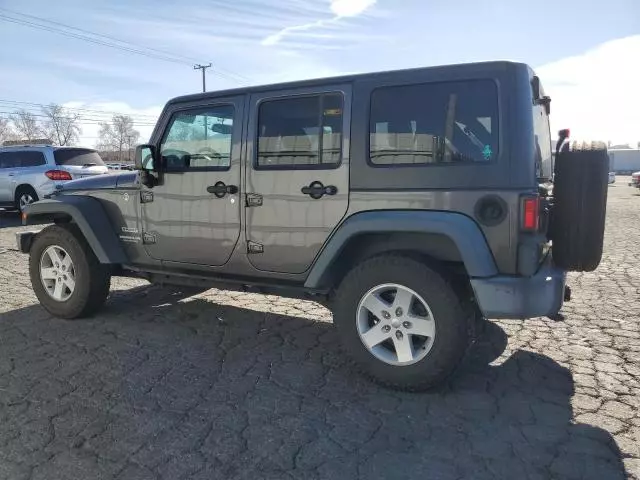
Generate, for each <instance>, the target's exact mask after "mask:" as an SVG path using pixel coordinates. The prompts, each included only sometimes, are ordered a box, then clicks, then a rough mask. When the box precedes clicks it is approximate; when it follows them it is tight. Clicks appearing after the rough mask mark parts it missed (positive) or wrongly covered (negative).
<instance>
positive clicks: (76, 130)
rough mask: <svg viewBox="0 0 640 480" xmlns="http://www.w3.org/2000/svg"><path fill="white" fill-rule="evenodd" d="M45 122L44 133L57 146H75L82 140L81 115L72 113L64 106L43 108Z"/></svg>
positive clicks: (53, 105) (51, 105)
mask: <svg viewBox="0 0 640 480" xmlns="http://www.w3.org/2000/svg"><path fill="white" fill-rule="evenodd" d="M42 113H43V115H44V116H45V118H46V120H45V121H44V126H43V131H44V133H45V135H46V136H47V137H48V138H51V139H52V140H53V142H54V143H55V144H56V145H60V146H63V145H73V144H74V143H76V142H77V141H78V140H79V139H80V134H81V133H82V129H81V128H80V114H79V113H72V112H70V111H68V110H67V109H65V108H64V107H63V106H62V105H57V104H55V103H52V104H50V105H49V106H48V107H43V108H42Z"/></svg>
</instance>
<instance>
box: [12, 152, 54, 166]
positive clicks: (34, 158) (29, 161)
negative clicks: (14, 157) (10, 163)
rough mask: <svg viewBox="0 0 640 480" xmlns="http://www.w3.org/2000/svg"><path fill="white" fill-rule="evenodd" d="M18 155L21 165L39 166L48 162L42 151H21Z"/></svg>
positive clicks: (19, 164)
mask: <svg viewBox="0 0 640 480" xmlns="http://www.w3.org/2000/svg"><path fill="white" fill-rule="evenodd" d="M18 157H19V163H18V166H19V167H39V166H41V165H46V164H47V161H46V159H45V158H44V154H43V153H42V152H20V153H19V154H18Z"/></svg>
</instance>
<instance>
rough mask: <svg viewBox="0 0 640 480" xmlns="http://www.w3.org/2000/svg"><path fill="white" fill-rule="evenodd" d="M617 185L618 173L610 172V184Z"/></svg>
mask: <svg viewBox="0 0 640 480" xmlns="http://www.w3.org/2000/svg"><path fill="white" fill-rule="evenodd" d="M611 183H616V172H609V184H611Z"/></svg>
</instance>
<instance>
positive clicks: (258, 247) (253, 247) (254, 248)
mask: <svg viewBox="0 0 640 480" xmlns="http://www.w3.org/2000/svg"><path fill="white" fill-rule="evenodd" d="M247 253H249V254H253V253H264V245H262V244H261V243H258V242H252V241H251V240H249V242H248V243H247Z"/></svg>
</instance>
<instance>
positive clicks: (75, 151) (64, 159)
mask: <svg viewBox="0 0 640 480" xmlns="http://www.w3.org/2000/svg"><path fill="white" fill-rule="evenodd" d="M53 156H54V158H55V160H56V165H60V166H74V167H83V166H94V165H99V166H102V165H104V162H103V161H102V158H101V157H100V155H98V152H96V151H94V150H87V149H82V148H70V149H64V150H56V151H55V152H54V153H53Z"/></svg>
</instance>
